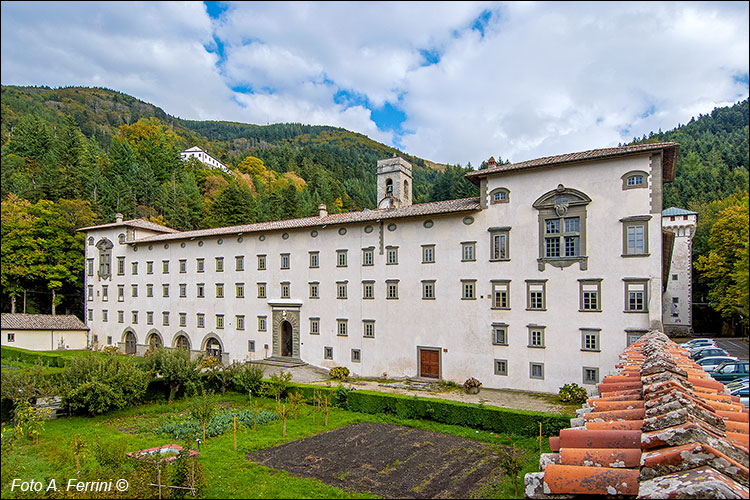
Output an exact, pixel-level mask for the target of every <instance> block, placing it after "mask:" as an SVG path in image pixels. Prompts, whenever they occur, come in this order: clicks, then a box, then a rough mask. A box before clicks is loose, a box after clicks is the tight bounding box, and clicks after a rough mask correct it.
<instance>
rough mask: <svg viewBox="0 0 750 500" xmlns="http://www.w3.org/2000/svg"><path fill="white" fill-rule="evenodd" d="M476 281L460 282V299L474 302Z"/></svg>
mask: <svg viewBox="0 0 750 500" xmlns="http://www.w3.org/2000/svg"><path fill="white" fill-rule="evenodd" d="M476 285H477V281H476V280H461V299H463V300H474V299H476V298H477V296H476Z"/></svg>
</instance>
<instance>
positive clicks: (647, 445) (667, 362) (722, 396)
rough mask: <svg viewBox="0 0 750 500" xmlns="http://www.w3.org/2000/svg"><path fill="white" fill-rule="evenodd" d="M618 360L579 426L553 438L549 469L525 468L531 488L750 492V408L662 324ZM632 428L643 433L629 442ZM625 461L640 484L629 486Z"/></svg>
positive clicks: (554, 491)
mask: <svg viewBox="0 0 750 500" xmlns="http://www.w3.org/2000/svg"><path fill="white" fill-rule="evenodd" d="M617 368H618V372H619V374H618V375H614V376H608V377H604V378H603V379H602V383H601V384H600V385H599V396H598V397H592V398H589V399H588V400H587V402H586V404H585V405H583V407H582V408H581V409H580V410H578V411H577V412H576V413H577V415H578V416H577V418H574V419H571V426H574V427H573V428H572V429H563V430H562V431H560V437H550V449H551V450H552V451H553V453H551V454H547V455H548V456H545V458H544V464H545V466H544V468H543V472H541V473H531V474H527V475H526V479H525V482H526V490H525V492H526V495H527V496H528V497H530V498H539V499H542V498H559V497H560V496H561V495H604V494H606V495H608V496H613V497H618V496H624V497H628V496H630V497H632V496H634V495H637V496H638V498H706V497H711V498H747V497H748V489H747V488H748V465H747V464H748V439H749V438H750V435H749V434H748V429H747V428H748V425H747V422H748V413H747V411H746V410H745V409H744V407H743V406H742V405H740V404H739V403H738V402H737V401H736V400H735V399H733V398H732V397H730V396H729V395H728V394H726V393H725V392H724V386H723V385H722V384H720V383H717V382H716V381H714V380H713V379H711V378H710V376H709V375H708V374H707V373H706V372H704V371H703V370H702V369H700V367H699V366H698V365H696V364H695V363H694V362H693V361H692V360H690V359H689V357H688V353H687V351H686V350H684V349H681V348H680V347H679V346H677V345H676V344H675V343H673V342H672V341H671V340H669V338H668V337H667V336H666V335H664V334H663V333H660V332H651V333H649V334H647V335H644V336H643V337H642V338H641V339H640V340H638V341H637V342H634V343H633V344H631V345H630V346H629V347H628V348H627V349H626V350H625V351H624V352H623V353H622V355H621V356H620V362H619V363H618V364H617ZM626 375H627V376H626ZM629 377H633V379H634V380H630V379H629ZM629 407H630V408H629ZM636 412H641V413H640V414H638V413H636ZM643 413H645V417H646V418H643V416H640V415H643ZM639 416H640V418H639ZM630 433H635V434H632V435H633V436H635V435H637V436H638V440H637V442H634V443H625V442H624V441H628V440H632V437H631V434H630ZM616 434H619V435H620V438H619V439H620V441H619V442H618V441H617V438H615V435H616ZM623 440H624V441H623ZM615 444H617V446H615ZM620 454H626V455H627V456H625V455H622V456H620ZM618 458H621V459H619V460H618ZM617 470H619V471H621V473H627V474H630V475H631V477H632V476H634V477H636V478H637V481H636V485H635V486H633V485H632V484H628V485H627V487H623V486H622V482H623V480H622V478H623V477H625V476H622V475H618V474H617V473H615V472H610V471H617ZM625 482H627V481H625Z"/></svg>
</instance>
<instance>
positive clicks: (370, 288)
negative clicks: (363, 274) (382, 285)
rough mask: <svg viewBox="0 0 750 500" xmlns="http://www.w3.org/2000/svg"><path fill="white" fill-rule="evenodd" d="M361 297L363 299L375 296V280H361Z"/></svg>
mask: <svg viewBox="0 0 750 500" xmlns="http://www.w3.org/2000/svg"><path fill="white" fill-rule="evenodd" d="M362 298H363V299H374V298H375V282H374V281H363V282H362Z"/></svg>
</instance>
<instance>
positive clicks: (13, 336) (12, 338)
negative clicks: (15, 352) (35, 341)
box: [8, 333, 16, 342]
mask: <svg viewBox="0 0 750 500" xmlns="http://www.w3.org/2000/svg"><path fill="white" fill-rule="evenodd" d="M15 341H16V334H15V333H9V334H8V342H15Z"/></svg>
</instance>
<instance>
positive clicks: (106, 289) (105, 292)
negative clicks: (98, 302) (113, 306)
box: [102, 285, 109, 302]
mask: <svg viewBox="0 0 750 500" xmlns="http://www.w3.org/2000/svg"><path fill="white" fill-rule="evenodd" d="M108 300H109V286H108V285H102V301H104V302H107V301H108Z"/></svg>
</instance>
